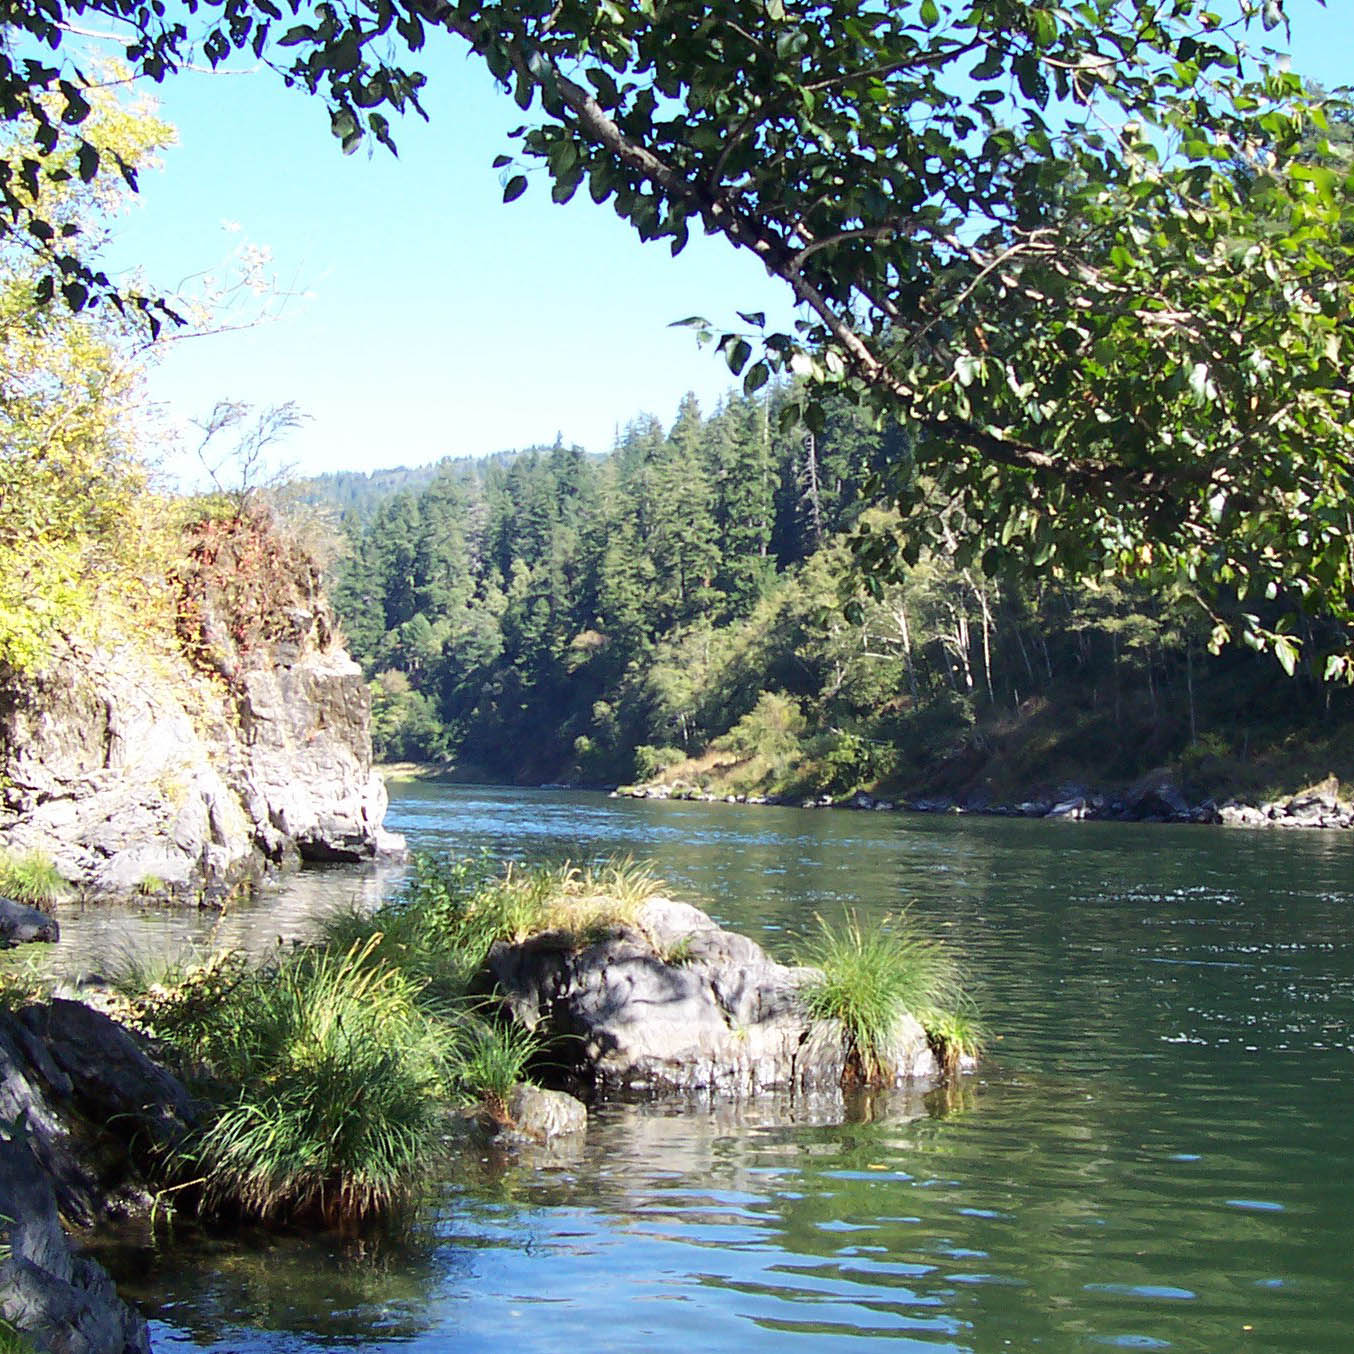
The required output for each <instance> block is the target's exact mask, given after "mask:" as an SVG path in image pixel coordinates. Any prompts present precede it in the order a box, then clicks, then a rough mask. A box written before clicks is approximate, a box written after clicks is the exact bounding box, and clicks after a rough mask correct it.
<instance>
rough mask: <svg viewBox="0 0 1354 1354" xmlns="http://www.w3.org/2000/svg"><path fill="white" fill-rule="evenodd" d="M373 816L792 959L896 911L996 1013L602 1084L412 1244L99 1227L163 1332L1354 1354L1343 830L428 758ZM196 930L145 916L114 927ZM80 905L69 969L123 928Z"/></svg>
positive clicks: (526, 1347) (348, 1341)
mask: <svg viewBox="0 0 1354 1354" xmlns="http://www.w3.org/2000/svg"><path fill="white" fill-rule="evenodd" d="M390 826H391V827H393V828H394V829H396V830H398V831H402V832H404V833H405V834H406V835H407V836H408V838H409V840H410V843H411V845H413V846H414V847H416V848H423V849H434V850H444V849H445V850H451V851H454V852H457V853H463V852H468V851H477V850H479V849H481V848H485V849H488V850H490V851H492V852H494V853H495V854H499V855H508V856H512V857H514V858H518V859H533V858H539V857H541V856H550V857H554V858H559V857H561V856H568V857H571V858H573V859H575V860H586V859H592V858H596V857H599V856H606V855H610V854H614V853H620V854H627V853H628V854H632V855H634V856H635V857H637V858H643V859H649V860H652V861H653V862H654V863H655V866H656V869H657V870H658V872H660V873H661V874H662V875H663V876H664V877H665V878H666V879H667V880H668V881H669V882H670V884H671V886H672V890H671V891H672V892H674V893H675V894H676V895H677V896H679V897H684V898H687V899H690V900H691V901H693V902H697V903H699V904H700V905H702V906H704V907H706V908H707V909H708V910H710V911H711V912H713V913H714V914H715V915H716V916H718V917H719V918H720V919H721V920H722V921H724V922H725V923H727V924H729V925H731V926H734V927H736V928H739V929H742V930H745V931H747V932H749V933H751V934H753V935H755V936H756V937H757V938H758V939H759V940H761V941H762V942H763V943H764V944H765V945H766V946H767V947H768V948H769V949H771V950H772V951H773V952H778V953H780V954H782V955H788V954H789V953H790V952H791V951H792V948H793V944H794V940H795V937H796V936H797V935H799V934H802V933H804V932H805V931H806V930H807V929H808V928H809V927H810V926H811V925H812V919H813V915H814V913H815V912H821V913H823V914H824V915H826V916H839V915H840V914H841V912H842V911H843V910H844V909H845V908H847V907H855V908H857V909H858V910H859V911H860V913H861V914H862V916H873V915H877V914H883V913H886V912H889V911H894V910H897V909H898V908H900V907H903V906H908V907H910V908H911V909H912V910H913V912H914V914H915V915H916V916H917V917H918V918H919V919H921V920H923V921H924V922H925V924H926V925H927V926H928V927H931V928H934V930H935V931H936V932H937V933H939V934H942V935H943V936H944V937H945V938H946V940H947V942H948V943H949V944H950V945H951V946H952V947H953V949H954V951H955V952H956V953H957V954H958V955H959V956H961V958H962V960H963V962H964V965H965V966H966V968H967V970H968V973H969V975H970V977H971V979H972V982H973V985H974V987H975V988H976V990H977V992H978V994H979V998H980V1000H981V1003H982V1006H983V1010H984V1014H985V1017H986V1021H987V1024H988V1025H989V1026H990V1028H991V1029H992V1030H993V1031H996V1032H997V1034H998V1038H997V1039H996V1040H995V1042H994V1043H993V1046H992V1049H991V1052H990V1054H989V1055H988V1057H987V1059H986V1060H985V1061H984V1064H983V1066H982V1070H981V1072H980V1073H979V1074H977V1075H975V1076H972V1077H969V1078H967V1079H966V1080H965V1081H964V1083H963V1084H962V1085H961V1086H960V1087H959V1088H957V1089H956V1090H953V1091H950V1092H936V1093H933V1094H931V1095H929V1096H926V1097H920V1096H900V1097H895V1098H893V1099H892V1100H889V1101H887V1102H877V1103H860V1104H855V1105H852V1106H849V1107H845V1108H843V1107H842V1106H840V1105H837V1104H829V1105H827V1106H823V1105H810V1106H786V1105H781V1104H775V1103H770V1104H755V1105H750V1106H744V1107H741V1108H740V1107H736V1106H735V1107H730V1106H724V1107H717V1108H713V1109H712V1108H708V1107H707V1108H697V1109H690V1108H686V1109H680V1110H679V1109H676V1108H674V1107H671V1106H666V1107H664V1106H657V1107H633V1106H632V1107H626V1106H610V1107H602V1108H601V1109H600V1110H598V1111H597V1112H595V1113H594V1116H593V1119H592V1122H591V1126H590V1128H589V1132H588V1137H587V1142H586V1145H585V1147H584V1148H583V1149H582V1150H581V1151H580V1152H579V1153H577V1154H576V1155H575V1156H574V1157H573V1158H572V1159H567V1160H560V1161H556V1162H554V1163H553V1164H551V1165H549V1166H547V1167H544V1168H540V1169H538V1168H536V1167H535V1166H533V1165H532V1164H531V1163H520V1162H519V1163H507V1164H504V1163H502V1162H494V1161H488V1160H486V1161H484V1162H480V1163H472V1168H471V1169H470V1170H469V1172H468V1173H467V1175H464V1176H462V1177H461V1178H459V1179H457V1180H455V1181H452V1182H448V1183H447V1185H446V1186H445V1188H444V1189H443V1190H442V1191H441V1194H440V1197H439V1199H438V1200H437V1202H436V1205H435V1206H434V1207H433V1208H431V1209H430V1211H429V1214H428V1216H427V1218H426V1219H425V1221H424V1223H423V1225H422V1226H421V1227H420V1228H419V1230H418V1232H417V1234H416V1236H415V1237H414V1238H413V1240H412V1241H410V1242H409V1243H407V1244H402V1245H400V1246H398V1247H392V1246H389V1245H387V1246H383V1247H376V1248H373V1249H372V1250H370V1251H369V1252H367V1253H361V1252H357V1251H354V1250H353V1249H351V1248H348V1249H345V1248H343V1247H341V1246H339V1245H338V1244H337V1243H334V1242H331V1241H329V1240H327V1239H318V1240H317V1239H313V1238H312V1239H300V1238H297V1239H290V1238H278V1237H271V1238H265V1237H260V1238H257V1239H256V1243H255V1244H253V1245H249V1246H242V1245H240V1244H239V1241H238V1239H224V1238H222V1239H214V1238H212V1237H209V1236H202V1235H200V1234H197V1233H195V1232H193V1231H192V1230H191V1229H187V1228H183V1227H178V1228H176V1229H175V1230H174V1231H173V1232H171V1233H169V1234H168V1235H167V1236H166V1235H165V1234H163V1233H162V1234H161V1236H160V1239H159V1241H158V1242H157V1243H156V1245H155V1246H149V1245H140V1244H133V1243H128V1244H127V1245H125V1246H121V1247H109V1248H108V1249H107V1250H106V1251H105V1252H104V1256H105V1258H106V1259H107V1260H108V1261H109V1263H111V1264H112V1265H113V1266H114V1268H115V1269H116V1270H117V1272H118V1277H119V1280H120V1283H121V1285H122V1287H123V1290H124V1291H125V1292H126V1293H128V1294H129V1295H130V1296H133V1297H135V1298H136V1299H137V1300H138V1301H140V1302H141V1303H142V1305H143V1307H144V1308H145V1310H146V1311H147V1313H148V1314H149V1315H151V1316H152V1318H153V1321H154V1326H153V1330H154V1342H155V1345H156V1347H157V1348H158V1349H160V1350H191V1349H207V1350H212V1351H220V1352H221V1354H224V1352H225V1351H240V1352H241V1354H294V1352H297V1354H299V1352H300V1351H320V1350H325V1351H328V1350H335V1349H347V1348H353V1347H360V1348H363V1349H374V1350H390V1351H394V1350H397V1349H398V1350H402V1351H409V1352H410V1354H433V1352H434V1351H443V1350H457V1351H481V1350H484V1351H489V1350H492V1351H494V1352H495V1354H501V1351H502V1350H504V1349H510V1350H513V1351H550V1354H555V1352H556V1351H561V1350H569V1349H572V1348H576V1349H580V1350H588V1351H595V1350H612V1349H615V1350H621V1349H624V1350H665V1349H678V1348H686V1347H688V1346H691V1347H694V1348H696V1349H700V1350H702V1351H716V1352H717V1354H725V1352H732V1351H737V1354H751V1351H761V1350H767V1351H770V1350H777V1351H779V1350H784V1349H795V1350H804V1351H817V1350H820V1349H828V1348H829V1347H836V1346H838V1345H840V1346H842V1347H843V1348H851V1349H865V1348H872V1347H878V1348H881V1349H882V1348H886V1347H887V1348H889V1349H891V1350H900V1351H975V1352H981V1354H989V1352H995V1351H1001V1350H1013V1351H1025V1350H1039V1351H1054V1352H1059V1354H1060V1352H1061V1351H1074V1350H1096V1349H1104V1348H1106V1347H1108V1348H1111V1349H1115V1348H1117V1349H1130V1350H1141V1349H1148V1350H1177V1351H1199V1352H1200V1354H1202V1352H1204V1351H1207V1352H1208V1354H1221V1352H1223V1351H1233V1350H1252V1349H1253V1350H1266V1351H1292V1354H1325V1352H1326V1351H1330V1354H1335V1352H1336V1351H1339V1354H1345V1352H1346V1351H1348V1350H1349V1349H1350V1348H1351V1347H1354V1076H1352V1075H1351V1073H1354V1051H1352V1049H1354V835H1335V834H1326V833H1266V832H1248V831H1244V830H1228V829H1221V828H1219V829H1213V828H1181V827H1168V826H1150V825H1126V824H1108V823H1104V824H1102V823H1066V822H1025V821H1011V820H1003V819H980V818H962V819H961V818H940V817H919V816H904V815H894V814H870V813H844V812H806V811H802V810H792V809H779V808H753V807H740V806H733V805H723V804H717V805H703V804H680V803H649V802H642V801H639V802H637V801H629V800H610V799H607V798H605V797H603V796H601V795H590V794H576V793H566V792H530V791H519V790H492V789H489V790H486V789H480V788H467V787H448V786H436V785H427V784H421V785H405V786H396V787H393V794H392V811H391V817H390ZM397 883H398V880H397V879H396V878H394V877H392V876H390V875H389V874H387V875H385V876H381V877H375V876H371V875H364V874H362V873H361V872H359V871H347V872H345V871H334V872H329V873H316V874H311V875H307V876H303V878H302V879H301V880H299V881H297V882H296V883H295V884H294V885H291V886H289V887H288V888H287V889H286V890H284V892H283V894H282V896H281V897H279V898H276V899H273V900H271V901H269V902H266V903H265V904H263V905H262V906H261V907H260V908H255V909H245V910H242V911H241V912H239V913H237V914H233V915H232V916H231V917H229V918H228V919H227V922H226V924H225V926H224V927H223V931H222V934H223V937H224V938H226V939H230V940H232V941H234V940H239V939H240V938H242V937H244V936H249V937H251V938H252V940H253V943H255V944H256V945H266V944H271V943H276V940H275V937H277V936H281V937H282V939H283V941H284V943H285V941H286V940H288V939H290V938H292V936H293V935H296V934H301V933H303V932H304V927H305V923H306V918H307V917H308V916H309V915H311V914H312V913H313V911H314V909H315V908H316V907H318V906H323V905H325V904H326V902H327V900H332V899H334V898H339V899H346V898H347V897H349V896H351V895H353V894H354V893H356V894H358V895H359V896H362V895H363V894H364V892H365V895H366V896H375V895H376V894H379V893H380V892H381V891H382V890H389V889H391V888H394V887H396V886H397ZM201 925H202V923H200V922H197V921H196V920H195V919H185V918H182V917H171V916H166V915H165V914H148V915H147V916H146V917H145V918H144V919H143V920H142V921H141V922H138V923H137V924H136V927H137V929H138V934H139V936H140V939H139V942H138V943H141V944H150V945H160V944H165V943H171V942H172V943H179V942H181V941H182V940H183V939H184V938H186V937H187V936H188V935H189V933H190V931H191V929H192V927H193V926H201ZM68 930H69V932H70V935H71V941H72V947H71V949H70V951H69V954H70V955H72V956H74V958H72V959H71V960H68V962H72V963H79V964H81V965H89V966H93V967H97V966H98V954H99V947H100V946H106V945H108V944H110V943H111V940H112V938H113V937H114V936H116V938H117V942H118V943H119V944H126V943H127V933H128V924H127V923H126V921H125V919H122V920H113V919H107V918H102V919H101V918H100V917H96V916H92V915H87V916H86V917H85V918H83V919H80V918H77V919H75V920H74V921H73V922H72V923H71V924H70V926H69V927H68Z"/></svg>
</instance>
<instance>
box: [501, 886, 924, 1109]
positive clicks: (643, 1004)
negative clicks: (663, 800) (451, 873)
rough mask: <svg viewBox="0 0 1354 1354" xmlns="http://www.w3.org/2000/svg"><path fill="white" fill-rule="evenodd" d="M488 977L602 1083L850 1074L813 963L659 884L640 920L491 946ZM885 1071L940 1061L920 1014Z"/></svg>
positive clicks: (577, 1076) (820, 1080)
mask: <svg viewBox="0 0 1354 1354" xmlns="http://www.w3.org/2000/svg"><path fill="white" fill-rule="evenodd" d="M484 977H485V980H486V986H492V987H493V988H494V989H495V990H496V991H497V992H498V994H499V995H500V996H501V998H502V1000H503V1001H504V1003H505V1005H506V1006H507V1008H508V1009H509V1011H510V1012H511V1014H512V1015H513V1017H514V1018H515V1019H517V1020H518V1021H520V1022H521V1023H522V1024H523V1025H525V1026H527V1027H528V1028H530V1029H533V1030H537V1031H539V1032H540V1033H541V1034H542V1035H543V1036H545V1037H546V1038H548V1039H550V1040H551V1041H553V1042H552V1045H551V1059H552V1062H554V1063H557V1064H559V1065H561V1066H563V1067H564V1068H565V1069H566V1077H565V1079H566V1082H568V1083H570V1084H574V1085H578V1086H581V1087H585V1088H588V1089H590V1090H593V1091H598V1092H659V1091H694V1090H700V1091H718V1092H723V1093H729V1094H737V1095H748V1094H753V1093H756V1092H760V1091H764V1090H771V1089H786V1090H795V1091H810V1090H815V1089H826V1088H836V1087H839V1086H841V1085H842V1083H843V1081H844V1079H848V1078H849V1067H848V1063H849V1053H850V1050H849V1048H848V1043H847V1039H846V1035H845V1032H844V1030H843V1028H842V1026H841V1024H840V1023H839V1022H837V1021H831V1020H815V1019H814V1018H813V1017H812V1016H811V1015H810V1013H809V1010H808V1005H807V1002H806V1001H805V997H804V988H805V987H806V985H807V984H808V983H810V982H811V981H812V980H813V978H814V977H815V970H813V969H809V968H799V967H789V966H786V965H784V964H778V963H776V962H775V961H774V960H772V959H770V958H769V957H768V956H767V955H766V954H765V952H764V951H763V950H762V949H761V947H760V946H759V945H757V944H756V943H755V942H754V941H752V940H749V939H748V938H747V937H746V936H741V935H737V934H735V933H733V932H731V931H725V930H722V929H721V928H720V927H719V926H718V925H717V924H716V923H715V922H714V921H712V920H711V919H710V918H709V917H708V916H706V914H705V913H704V912H701V911H700V910H699V909H698V908H695V907H691V906H690V905H688V904H686V903H676V902H672V901H670V900H668V899H665V898H654V899H651V900H649V901H648V902H647V903H645V904H644V905H643V906H642V907H641V908H640V909H639V910H638V912H637V914H636V918H635V922H634V924H633V925H617V926H615V927H614V928H612V929H611V930H610V931H609V932H608V933H607V934H606V935H604V936H602V937H600V938H598V939H595V940H591V941H583V942H580V941H578V940H577V939H576V938H575V937H573V936H571V935H568V934H565V933H563V932H557V931H554V932H546V933H543V934H541V935H536V936H532V937H530V938H529V939H527V940H524V941H521V942H520V943H509V942H504V941H500V942H499V943H497V944H495V945H494V946H493V948H492V949H491V950H490V952H489V957H488V960H487V964H486V972H485V975H484ZM883 1062H884V1064H885V1067H884V1080H885V1081H887V1082H889V1083H892V1084H904V1083H906V1082H908V1081H909V1080H911V1079H913V1078H924V1077H933V1076H935V1075H936V1074H937V1072H938V1067H937V1064H936V1061H935V1057H934V1055H933V1054H932V1052H931V1049H930V1046H929V1045H928V1043H927V1040H926V1034H925V1031H924V1030H923V1029H922V1027H921V1025H920V1024H919V1023H918V1022H917V1021H916V1020H914V1019H912V1018H911V1017H907V1018H906V1019H905V1020H904V1021H903V1022H901V1023H900V1027H899V1029H898V1031H897V1034H896V1036H895V1039H894V1041H893V1045H892V1047H890V1048H889V1049H887V1050H885V1051H884V1058H883Z"/></svg>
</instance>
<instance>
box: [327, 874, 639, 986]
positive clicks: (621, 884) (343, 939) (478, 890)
mask: <svg viewBox="0 0 1354 1354" xmlns="http://www.w3.org/2000/svg"><path fill="white" fill-rule="evenodd" d="M662 889H663V882H662V881H661V880H660V879H658V878H656V877H655V875H654V874H653V872H652V871H651V870H650V869H649V868H648V867H647V866H645V865H638V864H636V863H635V862H634V861H632V860H630V859H628V858H625V859H619V860H609V861H606V862H603V863H602V864H600V865H592V866H585V867H580V866H576V865H573V864H570V863H569V862H567V861H566V862H565V863H563V864H561V865H555V866H538V867H534V868H531V869H521V868H517V867H514V866H512V865H509V866H508V867H507V868H506V869H505V870H504V871H503V873H502V874H498V875H495V874H493V873H492V872H491V870H490V868H489V867H488V865H487V864H486V863H485V862H484V861H482V860H481V861H465V860H461V861H445V860H438V859H436V858H435V857H432V856H429V855H426V854H419V855H417V856H415V858H414V868H413V875H412V878H411V880H410V883H409V885H408V887H407V888H406V890H405V894H404V896H403V897H402V898H401V899H399V900H397V901H395V902H392V903H387V904H386V905H385V906H384V907H380V908H378V909H377V910H376V911H375V912H363V911H360V910H358V909H345V910H341V911H339V912H336V913H334V914H332V915H331V916H329V917H328V918H326V919H325V921H324V922H323V924H322V926H321V939H322V942H323V944H325V945H326V946H328V947H329V948H346V947H348V946H351V945H354V944H358V943H361V944H365V943H366V942H367V941H369V940H374V941H375V944H374V946H373V948H372V950H371V958H372V960H373V961H374V962H380V963H386V964H390V965H393V966H395V967H398V968H400V969H402V970H404V971H405V972H406V973H408V974H410V975H411V976H413V977H415V978H417V979H418V980H420V981H421V982H424V983H426V984H427V985H428V986H429V988H430V990H431V991H432V992H433V993H434V994H435V995H437V996H439V997H441V998H443V999H446V1000H454V999H455V998H456V997H457V996H459V994H460V993H461V992H462V991H464V989H465V986H466V984H467V983H468V982H469V981H470V979H471V978H472V977H473V976H474V974H475V973H476V971H477V970H478V969H479V968H480V966H481V965H482V964H483V963H484V960H485V956H486V955H487V954H488V953H489V947H490V946H491V945H493V943H494V942H495V941H497V940H507V941H522V940H525V939H526V938H527V937H528V936H532V935H537V934H539V933H541V932H543V931H562V932H564V933H565V934H567V935H569V936H572V937H573V938H575V939H576V940H578V941H580V942H584V941H588V940H592V939H596V938H597V937H598V936H600V935H603V934H605V933H606V932H607V931H608V930H609V929H611V928H612V927H614V926H617V925H621V924H626V923H633V922H634V920H635V918H636V916H637V915H638V913H639V910H640V908H641V907H642V906H643V905H644V903H646V902H647V901H648V900H649V899H650V898H653V897H655V896H656V895H657V894H659V893H660V892H661V891H662Z"/></svg>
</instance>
